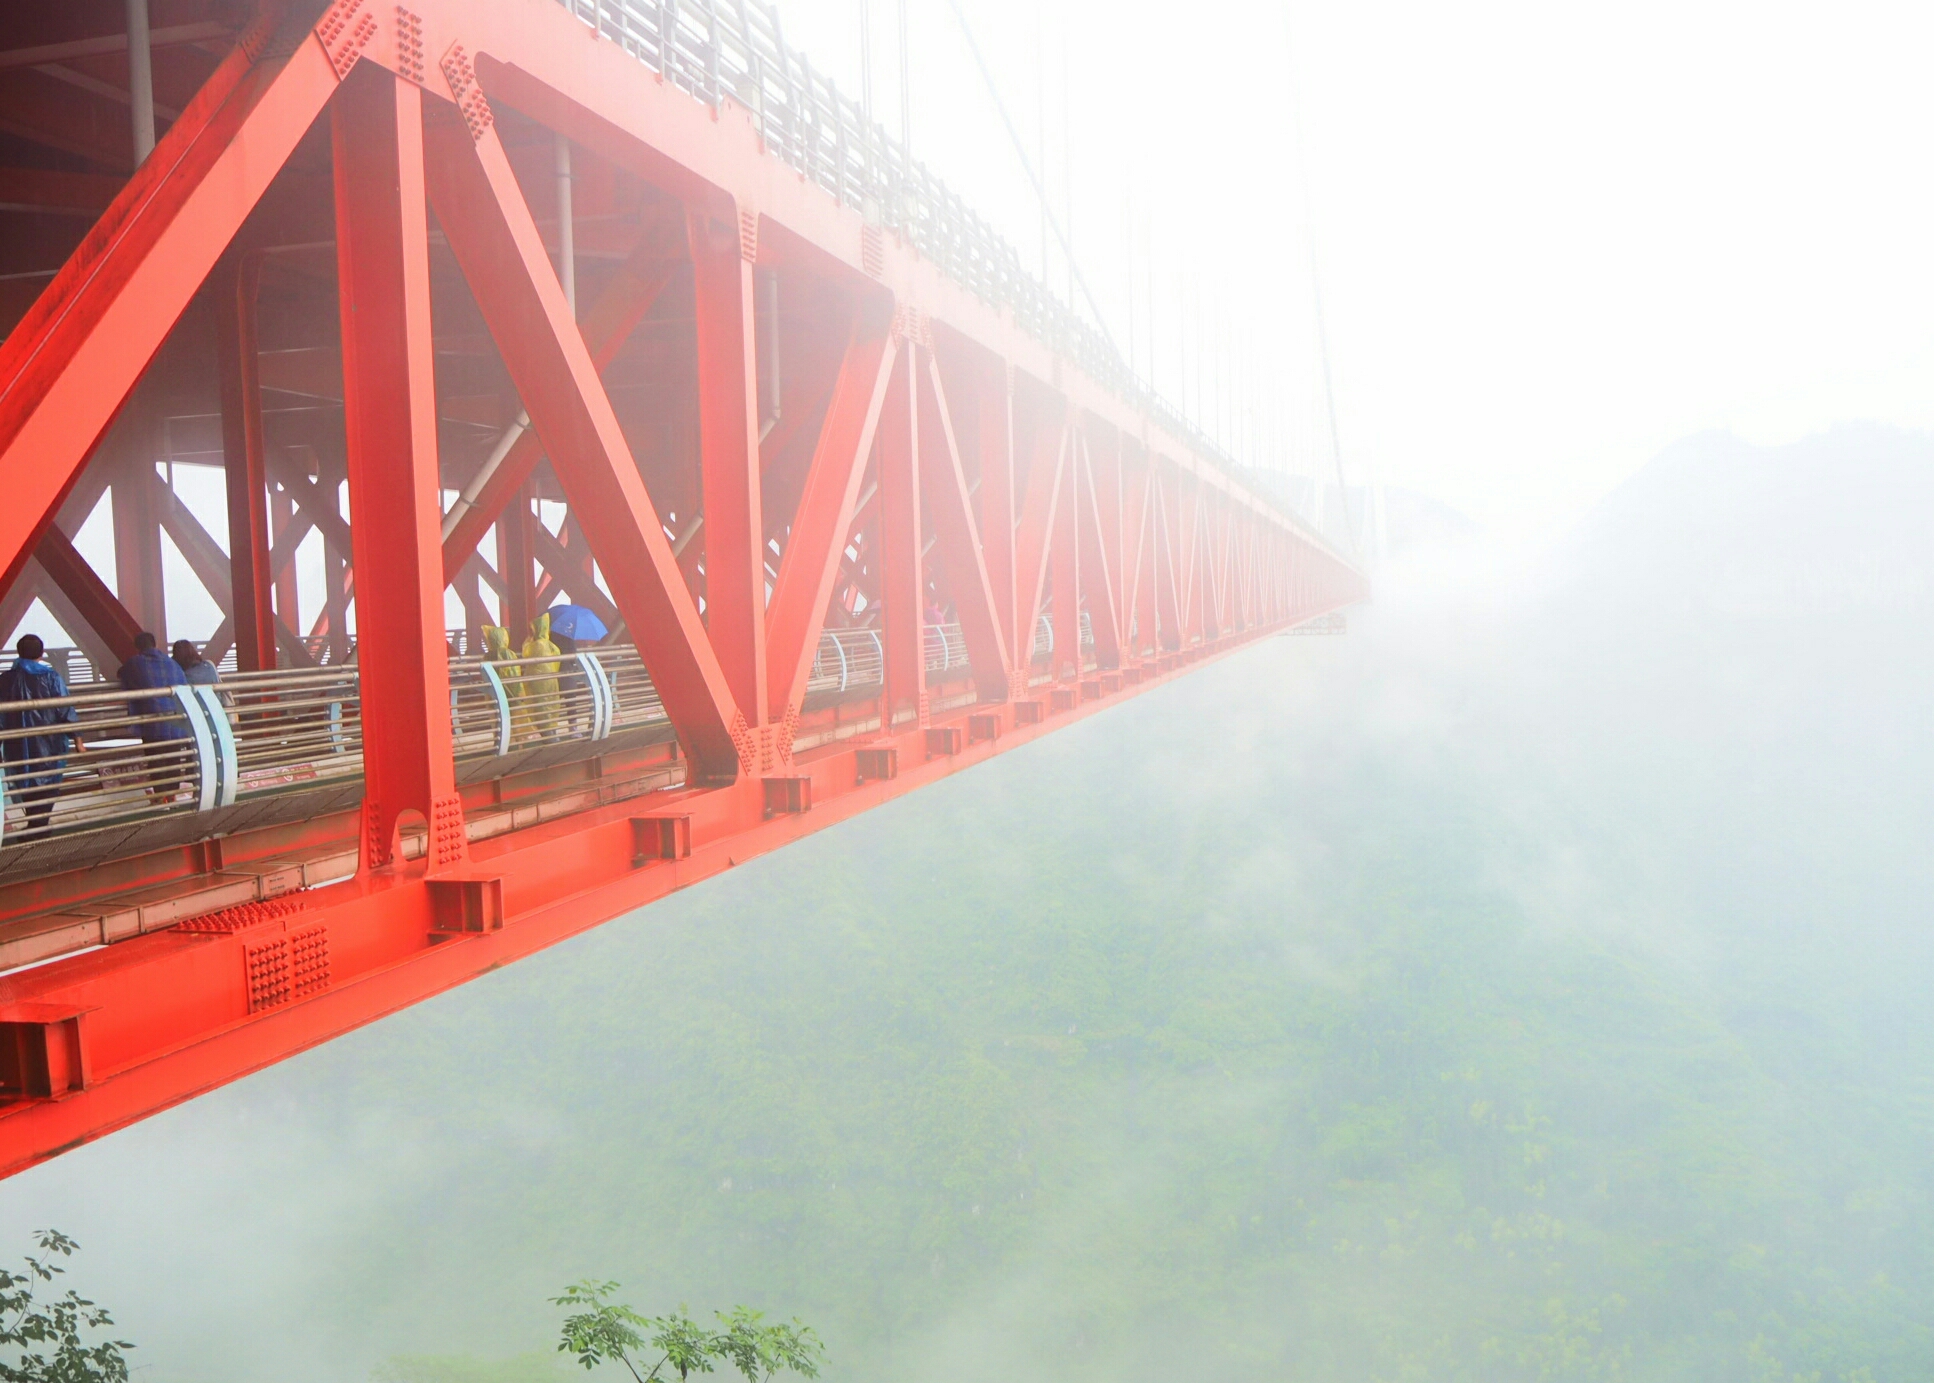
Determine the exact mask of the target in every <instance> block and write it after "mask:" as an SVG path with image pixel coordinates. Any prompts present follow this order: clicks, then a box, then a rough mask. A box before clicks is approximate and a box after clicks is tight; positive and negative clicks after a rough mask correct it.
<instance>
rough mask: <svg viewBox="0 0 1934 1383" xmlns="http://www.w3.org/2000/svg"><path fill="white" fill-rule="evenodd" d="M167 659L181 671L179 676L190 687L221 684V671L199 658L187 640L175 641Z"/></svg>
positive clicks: (191, 642)
mask: <svg viewBox="0 0 1934 1383" xmlns="http://www.w3.org/2000/svg"><path fill="white" fill-rule="evenodd" d="M168 656H169V657H171V658H173V659H174V660H175V666H176V667H178V668H180V669H181V675H182V676H183V677H185V678H187V679H188V685H189V686H191V687H219V686H220V685H221V684H222V670H221V669H220V668H218V667H216V666H215V665H214V664H213V663H211V662H209V661H208V659H206V658H204V657H202V656H201V650H200V649H198V648H196V647H195V645H194V643H193V641H192V640H189V639H176V640H175V646H174V647H173V648H172V649H170V650H169V654H168Z"/></svg>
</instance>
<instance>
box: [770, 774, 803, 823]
mask: <svg viewBox="0 0 1934 1383" xmlns="http://www.w3.org/2000/svg"><path fill="white" fill-rule="evenodd" d="M765 794H766V815H767V816H768V817H773V816H798V815H799V814H800V813H802V812H809V811H811V810H812V809H813V780H812V779H810V778H767V779H766V780H765Z"/></svg>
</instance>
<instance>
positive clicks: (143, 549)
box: [114, 404, 168, 639]
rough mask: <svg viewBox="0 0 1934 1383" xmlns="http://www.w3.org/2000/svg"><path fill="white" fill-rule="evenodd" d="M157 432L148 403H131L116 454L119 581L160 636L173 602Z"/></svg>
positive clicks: (133, 607) (124, 598) (131, 606)
mask: <svg viewBox="0 0 1934 1383" xmlns="http://www.w3.org/2000/svg"><path fill="white" fill-rule="evenodd" d="M137 409H138V410H139V411H137ZM117 431H119V429H117ZM154 434H155V425H154V419H153V416H152V415H151V414H150V413H149V412H148V411H147V409H145V408H141V407H140V405H139V404H136V405H135V406H133V407H130V408H129V410H128V416H127V424H126V432H125V434H124V437H125V440H124V441H123V442H122V447H121V448H120V450H121V455H120V456H118V457H116V458H115V461H116V462H117V463H118V470H117V471H116V473H115V477H114V584H115V586H116V587H117V591H116V594H118V595H119V596H120V597H121V603H122V604H123V605H125V606H126V607H127V608H128V610H129V612H130V613H131V614H133V616H134V617H135V618H136V619H137V620H139V621H140V622H141V627H142V628H143V629H147V630H151V631H152V632H153V633H154V636H155V637H156V638H157V639H158V638H161V637H162V636H163V634H164V633H165V631H166V627H167V623H168V603H167V592H166V590H165V588H164V586H163V583H162V575H161V510H160V507H159V506H158V505H157V504H156V503H155V493H154V491H155V486H157V485H159V484H160V483H161V482H160V481H159V480H158V479H157V478H156V477H155V473H154Z"/></svg>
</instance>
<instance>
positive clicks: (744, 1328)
mask: <svg viewBox="0 0 1934 1383" xmlns="http://www.w3.org/2000/svg"><path fill="white" fill-rule="evenodd" d="M617 1290H618V1284H617V1283H615V1282H600V1281H596V1280H594V1279H590V1278H586V1279H584V1280H583V1281H581V1282H574V1283H572V1284H571V1285H570V1286H569V1287H566V1288H565V1289H564V1294H563V1295H562V1296H557V1297H552V1298H551V1302H552V1304H553V1305H555V1306H561V1307H563V1308H565V1310H567V1311H569V1312H570V1314H569V1315H568V1316H566V1317H565V1318H564V1326H563V1329H562V1332H561V1338H560V1339H559V1341H558V1346H557V1347H558V1350H559V1352H560V1353H565V1354H573V1355H575V1356H577V1361H578V1363H579V1364H581V1365H583V1366H584V1367H585V1368H586V1369H594V1368H596V1367H597V1366H598V1365H600V1364H604V1363H611V1362H616V1363H619V1364H622V1365H624V1367H625V1368H626V1369H627V1370H628V1371H629V1372H630V1374H631V1376H632V1378H634V1379H636V1380H637V1383H652V1380H655V1379H660V1378H663V1379H670V1378H671V1377H672V1376H674V1375H676V1376H677V1377H678V1378H680V1379H688V1378H690V1377H691V1376H692V1375H693V1374H695V1373H711V1372H713V1371H714V1370H715V1369H716V1368H717V1366H718V1365H719V1364H729V1365H731V1366H732V1367H733V1368H735V1369H737V1370H738V1371H739V1372H740V1373H741V1374H743V1375H744V1376H745V1378H746V1380H747V1383H767V1380H769V1379H771V1378H773V1377H774V1376H775V1375H778V1374H781V1373H796V1374H799V1375H800V1376H801V1377H804V1378H817V1377H819V1369H820V1365H821V1364H823V1363H824V1362H825V1350H824V1348H823V1347H822V1346H821V1344H820V1341H819V1337H818V1335H816V1334H814V1332H813V1329H812V1327H811V1326H808V1325H802V1324H801V1323H800V1322H799V1321H798V1320H796V1319H795V1320H792V1321H787V1322H783V1323H779V1324H774V1325H767V1324H765V1316H764V1313H763V1312H759V1311H754V1310H752V1309H751V1308H750V1307H746V1306H735V1307H733V1308H732V1310H731V1312H730V1313H729V1314H728V1313H726V1312H722V1311H718V1312H714V1313H713V1315H714V1317H715V1319H716V1320H717V1322H718V1328H716V1329H712V1328H708V1327H706V1326H703V1325H701V1324H699V1323H698V1322H697V1321H695V1320H693V1319H692V1318H691V1316H690V1315H689V1314H688V1313H687V1312H686V1309H685V1308H684V1307H683V1306H681V1307H679V1308H678V1310H676V1311H674V1312H672V1313H671V1314H669V1315H664V1316H641V1315H639V1314H638V1312H636V1311H634V1310H633V1309H632V1308H631V1307H629V1306H627V1305H625V1304H624V1303H623V1302H620V1301H614V1300H612V1298H613V1296H614V1295H615V1294H616V1292H617ZM653 1354H656V1355H657V1356H658V1362H657V1363H655V1364H653V1365H652V1366H651V1368H650V1370H649V1371H648V1372H644V1373H641V1372H639V1369H640V1367H641V1366H642V1362H643V1360H644V1359H647V1358H649V1357H650V1356H651V1355H653Z"/></svg>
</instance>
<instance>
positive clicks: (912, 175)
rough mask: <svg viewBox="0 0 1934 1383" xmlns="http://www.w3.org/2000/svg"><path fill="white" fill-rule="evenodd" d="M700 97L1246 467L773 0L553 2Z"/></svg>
mask: <svg viewBox="0 0 1934 1383" xmlns="http://www.w3.org/2000/svg"><path fill="white" fill-rule="evenodd" d="M557 3H559V4H561V5H562V6H563V7H564V8H565V9H566V10H568V11H569V12H570V13H571V14H573V15H574V16H576V17H577V18H578V19H579V20H581V21H583V22H584V23H586V24H588V25H590V26H591V27H592V28H594V29H596V30H597V32H598V33H600V34H602V35H603V36H604V37H605V38H608V39H610V40H611V41H612V42H614V43H617V44H619V45H620V46H621V47H623V48H624V49H625V51H626V52H628V53H630V54H631V55H632V56H633V57H635V58H637V59H638V60H639V61H640V62H642V63H644V64H645V65H646V66H647V67H649V68H651V69H652V70H653V71H655V72H659V73H661V74H663V75H664V77H665V79H666V80H667V81H669V82H671V83H672V84H673V85H675V86H677V87H678V88H679V89H680V90H682V91H685V92H687V93H688V94H690V95H691V96H692V97H693V98H694V99H696V100H699V101H703V102H705V103H706V104H708V105H711V106H714V107H716V106H717V105H718V104H719V103H720V102H721V101H723V100H725V99H726V98H728V97H730V98H731V99H732V100H734V101H736V102H738V103H739V104H740V105H742V106H744V107H745V108H746V109H747V110H749V111H751V113H752V116H753V119H754V120H755V121H756V123H757V125H758V128H759V130H760V133H761V136H762V138H763V139H764V140H765V144H766V147H767V149H768V150H770V151H771V152H772V153H773V154H774V155H775V156H776V157H778V158H779V159H781V160H782V161H784V162H785V163H786V164H788V165H790V166H791V167H792V168H794V169H795V170H797V171H798V172H800V173H802V174H804V175H805V176H806V177H807V178H808V179H810V180H811V181H812V182H813V183H814V184H815V185H816V186H818V187H820V188H822V189H823V190H824V191H826V192H828V193H830V194H831V195H832V196H834V197H835V198H837V199H838V200H839V201H840V203H841V204H843V205H846V206H852V207H857V208H859V209H860V211H861V212H862V214H863V215H864V216H865V217H866V219H867V221H868V222H869V224H871V225H873V226H875V227H877V228H879V229H880V230H882V231H886V232H890V233H893V234H896V235H898V236H899V237H900V238H901V239H903V240H904V241H906V242H907V243H908V244H910V245H911V246H913V248H914V249H915V250H917V251H918V252H919V253H920V254H922V255H923V256H925V257H926V258H928V259H929V260H931V261H933V262H934V263H935V264H937V265H938V266H939V267H940V268H941V269H942V270H943V271H944V272H945V273H946V274H947V275H948V276H949V277H950V278H952V279H953V280H954V281H955V282H957V283H959V284H960V285H961V286H963V287H964V288H966V289H968V290H969V291H970V292H972V293H974V294H975V296H977V297H979V298H980V299H981V300H982V301H984V302H987V303H989V304H992V305H994V306H997V307H1002V308H1005V309H1007V310H1008V311H1009V312H1010V313H1011V314H1012V315H1013V318H1014V320H1015V322H1016V323H1018V324H1019V325H1020V326H1021V327H1022V329H1023V330H1025V331H1027V332H1028V333H1029V334H1030V335H1032V336H1034V337H1035V338H1036V339H1037V340H1039V341H1041V342H1042V343H1043V344H1045V345H1047V346H1049V347H1050V348H1052V349H1053V350H1055V351H1056V352H1058V353H1059V354H1062V355H1064V356H1068V357H1071V358H1072V359H1074V360H1075V361H1076V362H1077V363H1078V364H1079V365H1080V366H1081V368H1082V369H1083V370H1085V371H1086V372H1087V373H1088V374H1089V375H1090V376H1091V377H1093V378H1094V379H1095V380H1097V381H1098V382H1100V383H1101V384H1103V385H1105V386H1106V387H1108V388H1110V389H1112V390H1114V391H1115V392H1116V393H1117V394H1119V395H1120V396H1122V397H1123V398H1125V399H1127V400H1128V401H1130V402H1131V403H1134V404H1135V405H1137V406H1138V407H1141V408H1143V409H1146V410H1147V411H1148V413H1149V414H1150V415H1151V416H1152V417H1153V418H1155V419H1156V420H1158V421H1159V422H1160V423H1161V425H1162V426H1163V427H1164V428H1166V429H1167V430H1169V431H1171V432H1173V433H1175V434H1176V435H1178V436H1182V437H1186V438H1187V439H1188V440H1189V442H1190V444H1191V445H1192V446H1193V447H1194V448H1195V449H1196V450H1197V451H1198V452H1199V453H1200V454H1201V455H1203V456H1205V457H1208V458H1210V459H1212V460H1214V461H1216V462H1217V463H1219V464H1221V465H1222V466H1224V467H1225V468H1239V467H1238V465H1237V463H1236V462H1235V461H1234V460H1233V458H1231V457H1230V456H1229V455H1228V453H1227V452H1225V451H1224V450H1223V449H1222V448H1221V447H1220V446H1218V445H1217V444H1216V443H1215V442H1214V441H1212V440H1211V439H1210V438H1209V437H1208V436H1207V435H1205V434H1204V433H1203V432H1202V431H1201V430H1200V429H1199V428H1197V427H1196V426H1195V425H1194V424H1193V423H1192V422H1190V421H1189V420H1188V419H1187V418H1185V417H1183V416H1182V414H1181V413H1180V412H1178V411H1177V410H1176V409H1175V408H1173V407H1172V406H1170V405H1169V404H1168V403H1167V402H1166V401H1165V400H1164V399H1162V398H1161V397H1160V396H1159V395H1157V394H1156V393H1155V392H1154V391H1153V390H1151V389H1150V388H1149V387H1148V386H1147V384H1146V383H1145V382H1144V381H1143V380H1142V379H1141V378H1140V377H1139V376H1137V375H1136V373H1135V372H1134V370H1133V369H1132V368H1131V367H1130V366H1129V364H1128V362H1127V361H1126V360H1125V359H1123V357H1122V355H1121V352H1120V351H1119V350H1117V349H1116V347H1115V345H1114V343H1113V342H1112V341H1111V340H1110V339H1109V336H1108V334H1107V332H1106V330H1104V329H1103V328H1102V327H1101V326H1100V325H1099V324H1098V323H1096V322H1093V321H1090V320H1089V319H1088V318H1086V317H1084V316H1082V315H1080V314H1079V313H1078V312H1076V311H1075V309H1074V308H1073V307H1072V306H1071V305H1070V304H1068V303H1066V302H1064V301H1062V299H1060V298H1059V297H1057V296H1056V295H1055V293H1054V292H1053V290H1052V289H1050V288H1049V287H1048V286H1047V284H1046V283H1045V282H1043V281H1042V279H1041V278H1039V277H1037V276H1036V275H1035V274H1034V273H1033V272H1031V271H1030V270H1029V269H1028V268H1027V267H1026V266H1025V265H1024V264H1023V263H1022V260H1021V256H1020V252H1019V250H1017V249H1016V248H1015V246H1014V245H1013V243H1012V242H1011V241H1009V240H1008V239H1007V238H1006V237H1005V236H1003V235H1001V234H1000V233H999V232H998V231H996V230H995V229H994V227H993V226H992V224H991V223H989V222H988V221H987V220H986V218H985V217H983V216H981V215H980V214H979V213H978V212H976V211H974V210H973V208H971V207H969V206H968V205H967V204H966V202H965V201H963V200H962V199H961V197H960V196H959V195H958V194H956V193H955V192H953V191H952V190H951V189H950V188H948V187H947V185H946V184H945V183H944V182H942V181H941V180H940V179H939V178H937V177H935V176H934V175H933V173H932V172H931V171H930V170H929V169H928V168H927V166H926V165H925V164H923V163H921V162H920V161H919V160H917V159H915V158H914V157H913V156H912V154H911V152H910V151H909V150H908V149H907V148H906V146H905V145H903V144H902V143H901V142H900V141H899V140H897V139H895V138H893V137H892V136H891V135H889V134H888V133H887V132H886V130H885V129H884V128H883V127H881V125H880V124H879V123H878V122H877V121H873V120H870V119H868V118H867V114H866V111H865V109H864V108H863V107H862V105H861V104H860V103H859V102H858V101H854V100H851V99H849V98H848V97H846V96H845V95H843V94H842V93H841V92H840V91H839V89H838V88H837V87H836V86H835V85H834V84H833V82H832V80H831V79H830V78H829V77H827V76H826V75H825V74H824V73H821V72H818V71H816V70H814V68H813V66H812V64H811V62H810V60H809V59H808V58H807V56H806V54H804V53H803V52H801V51H800V50H798V49H797V48H794V47H792V46H791V45H789V44H788V43H787V42H786V39H785V30H784V27H783V25H782V24H781V22H780V18H779V12H778V9H777V8H776V7H775V6H774V5H772V4H770V3H768V0H557Z"/></svg>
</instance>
